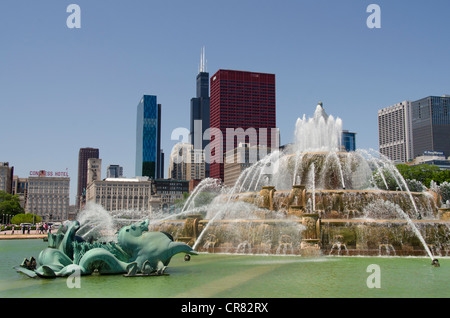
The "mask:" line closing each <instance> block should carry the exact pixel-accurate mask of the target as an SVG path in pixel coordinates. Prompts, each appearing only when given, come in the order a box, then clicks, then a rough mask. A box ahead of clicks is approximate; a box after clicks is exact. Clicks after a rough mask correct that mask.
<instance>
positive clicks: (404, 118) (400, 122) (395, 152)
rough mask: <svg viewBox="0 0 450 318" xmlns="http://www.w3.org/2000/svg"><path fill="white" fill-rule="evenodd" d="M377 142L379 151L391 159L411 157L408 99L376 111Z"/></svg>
mask: <svg viewBox="0 0 450 318" xmlns="http://www.w3.org/2000/svg"><path fill="white" fill-rule="evenodd" d="M378 144H379V148H380V153H381V154H383V155H385V156H386V157H388V158H389V159H391V160H393V161H397V162H407V161H409V160H410V159H413V155H412V146H413V145H412V130H411V102H410V101H403V102H401V103H397V104H395V105H392V106H389V107H385V108H383V109H380V110H379V111H378Z"/></svg>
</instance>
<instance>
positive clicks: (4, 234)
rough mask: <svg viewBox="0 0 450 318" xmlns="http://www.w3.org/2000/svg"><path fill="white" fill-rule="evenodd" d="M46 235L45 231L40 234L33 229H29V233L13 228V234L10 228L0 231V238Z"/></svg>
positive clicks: (43, 236)
mask: <svg viewBox="0 0 450 318" xmlns="http://www.w3.org/2000/svg"><path fill="white" fill-rule="evenodd" d="M46 237H47V233H45V234H42V233H39V231H35V230H32V231H30V234H27V233H26V234H22V230H15V231H14V234H12V230H8V231H1V232H0V240H16V239H43V238H46Z"/></svg>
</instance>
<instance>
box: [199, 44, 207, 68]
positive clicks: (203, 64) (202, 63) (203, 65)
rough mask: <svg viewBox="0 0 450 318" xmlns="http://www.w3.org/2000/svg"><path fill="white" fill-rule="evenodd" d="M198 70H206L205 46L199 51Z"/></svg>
mask: <svg viewBox="0 0 450 318" xmlns="http://www.w3.org/2000/svg"><path fill="white" fill-rule="evenodd" d="M199 72H206V55H205V47H204V46H203V47H202V50H201V53H200V70H199Z"/></svg>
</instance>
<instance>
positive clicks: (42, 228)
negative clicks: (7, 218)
mask: <svg viewBox="0 0 450 318" xmlns="http://www.w3.org/2000/svg"><path fill="white" fill-rule="evenodd" d="M21 229H22V234H30V231H31V225H29V224H28V225H22V226H21ZM14 230H15V228H14V226H13V227H12V229H11V234H14ZM36 232H37V234H46V233H52V226H51V225H48V224H47V223H42V224H40V225H39V226H38V225H36Z"/></svg>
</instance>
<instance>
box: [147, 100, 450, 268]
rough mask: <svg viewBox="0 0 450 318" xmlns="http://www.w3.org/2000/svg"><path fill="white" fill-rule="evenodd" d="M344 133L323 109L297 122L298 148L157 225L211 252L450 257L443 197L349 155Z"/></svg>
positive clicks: (390, 168) (373, 158)
mask: <svg viewBox="0 0 450 318" xmlns="http://www.w3.org/2000/svg"><path fill="white" fill-rule="evenodd" d="M341 135H342V121H341V119H340V118H335V117H333V116H332V115H327V114H326V112H325V110H324V108H323V105H322V104H321V103H319V105H317V107H316V110H315V112H314V116H313V117H312V118H306V116H305V115H304V116H303V118H299V119H298V120H297V123H296V129H295V142H294V143H293V144H292V145H290V147H288V148H287V149H285V150H283V151H282V152H280V151H275V152H272V153H270V154H269V155H267V156H266V157H264V158H263V159H261V160H260V161H258V162H256V163H254V164H253V165H252V166H251V167H249V168H247V169H246V170H245V171H244V172H243V173H242V174H241V175H240V177H239V179H238V180H237V181H236V183H235V184H234V186H233V187H232V188H225V187H222V186H221V185H220V184H218V183H217V181H216V180H213V179H205V180H203V181H202V182H201V183H200V184H199V185H198V186H197V188H196V189H195V191H194V192H193V193H192V194H191V196H190V197H189V199H188V200H187V201H186V203H185V205H184V207H183V208H182V209H181V212H179V213H178V214H177V217H174V215H171V216H166V217H162V218H160V219H157V220H153V221H152V222H151V223H150V227H153V228H154V229H159V230H163V231H167V232H170V233H171V234H172V235H173V236H174V238H175V239H176V240H178V241H182V242H185V243H186V244H188V245H190V246H192V247H193V249H194V250H196V251H199V252H209V253H245V254H279V255H281V254H282V255H290V254H294V255H303V256H321V255H342V256H345V255H349V256H352V255H370V256H373V255H391V256H428V257H430V258H431V259H435V257H436V256H448V252H449V248H450V218H449V212H448V209H443V208H441V206H442V203H443V202H441V197H440V195H439V194H438V193H437V192H435V191H433V190H425V191H422V192H412V191H410V190H409V187H408V182H407V180H405V179H404V178H403V177H402V175H401V174H400V173H399V171H398V170H397V168H396V167H395V165H394V163H393V162H392V161H390V160H389V159H387V158H385V157H384V156H383V155H381V154H380V153H378V152H376V151H372V150H371V151H369V150H358V151H353V152H346V151H342V149H341V146H340V145H341ZM391 180H394V181H393V182H395V184H396V188H397V189H396V191H391V190H389V186H388V182H391ZM211 193H212V194H213V196H214V198H213V199H212V200H211V201H210V202H209V203H208V204H204V205H196V198H198V197H201V196H202V195H206V194H210V195H211Z"/></svg>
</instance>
